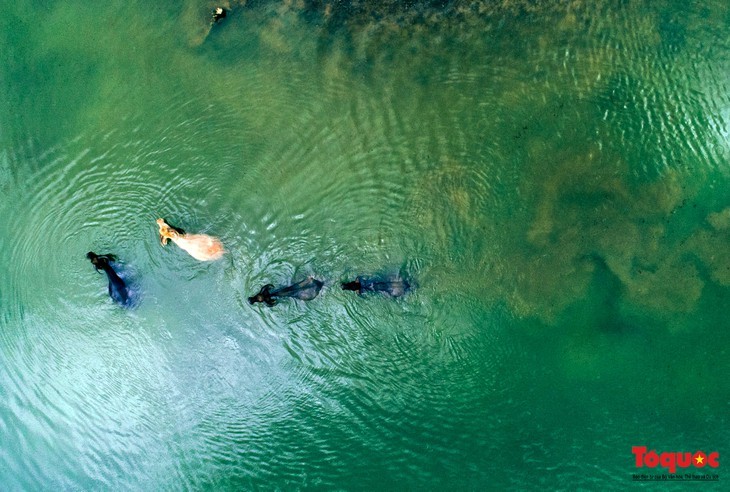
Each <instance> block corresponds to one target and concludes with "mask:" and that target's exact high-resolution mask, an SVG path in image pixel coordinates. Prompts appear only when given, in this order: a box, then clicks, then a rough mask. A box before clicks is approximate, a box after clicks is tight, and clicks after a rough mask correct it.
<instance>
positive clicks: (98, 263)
mask: <svg viewBox="0 0 730 492" xmlns="http://www.w3.org/2000/svg"><path fill="white" fill-rule="evenodd" d="M86 257H87V258H88V259H89V260H90V261H91V264H92V265H94V268H95V269H96V271H97V272H98V271H100V270H101V271H103V272H104V273H106V276H107V278H108V279H109V297H111V298H112V299H114V301H115V302H117V303H118V304H120V305H122V306H129V305H130V304H131V297H130V295H129V288H128V287H127V284H126V283H124V280H122V278H121V277H120V276H119V275H118V274H117V272H116V271H115V270H114V268H112V266H111V263H112V262H114V261H116V257H115V256H114V255H97V254H96V253H94V252H93V251H89V252H88V253H86Z"/></svg>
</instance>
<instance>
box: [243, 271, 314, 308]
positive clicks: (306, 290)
mask: <svg viewBox="0 0 730 492" xmlns="http://www.w3.org/2000/svg"><path fill="white" fill-rule="evenodd" d="M323 285H324V282H322V281H320V280H317V279H316V278H314V277H307V278H305V279H304V280H302V281H301V282H297V283H296V284H293V285H289V286H287V287H281V288H279V289H276V290H271V289H273V288H274V286H273V285H272V284H266V285H264V286H263V287H262V288H261V290H260V291H259V293H258V294H256V295H255V296H251V297H249V298H248V302H249V303H250V304H255V303H257V302H263V303H265V304H266V305H267V306H269V307H271V306H274V305H276V303H277V301H278V300H279V298H282V297H291V298H294V299H300V300H302V301H311V300H312V299H314V298H315V297H317V295H318V294H319V291H320V290H321V289H322V286H323Z"/></svg>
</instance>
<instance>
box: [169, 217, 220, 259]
mask: <svg viewBox="0 0 730 492" xmlns="http://www.w3.org/2000/svg"><path fill="white" fill-rule="evenodd" d="M157 225H158V226H159V227H160V242H161V243H162V245H163V246H164V245H166V244H167V240H168V239H172V242H173V243H175V244H177V245H178V246H180V247H181V248H182V249H184V250H185V251H187V252H188V253H189V254H190V256H192V257H193V258H195V259H196V260H200V261H212V260H217V259H218V258H220V257H221V256H223V253H225V252H226V250H225V249H223V243H221V242H220V240H219V239H218V238H215V237H213V236H209V235H207V234H187V233H185V231H183V230H182V229H178V228H177V227H172V226H171V225H169V224H168V223H167V222H165V220H164V219H157Z"/></svg>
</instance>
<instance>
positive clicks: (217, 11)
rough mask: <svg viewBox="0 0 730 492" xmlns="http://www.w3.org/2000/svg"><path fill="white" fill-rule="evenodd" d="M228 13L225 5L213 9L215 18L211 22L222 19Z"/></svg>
mask: <svg viewBox="0 0 730 492" xmlns="http://www.w3.org/2000/svg"><path fill="white" fill-rule="evenodd" d="M227 15H228V11H227V10H226V9H225V8H223V7H216V8H214V9H213V18H212V20H211V24H215V23H217V22H220V21H222V20H223V19H225V18H226V16H227Z"/></svg>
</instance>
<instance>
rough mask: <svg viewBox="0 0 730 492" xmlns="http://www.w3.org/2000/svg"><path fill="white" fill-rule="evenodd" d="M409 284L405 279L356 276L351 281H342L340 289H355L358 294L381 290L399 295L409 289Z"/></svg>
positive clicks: (392, 295)
mask: <svg viewBox="0 0 730 492" xmlns="http://www.w3.org/2000/svg"><path fill="white" fill-rule="evenodd" d="M410 288H411V286H410V284H409V283H408V282H406V281H405V280H402V279H399V278H394V279H382V278H365V277H357V278H356V279H355V280H354V281H352V282H343V284H342V290H355V291H357V292H358V294H364V293H365V292H383V293H385V294H387V295H389V296H391V297H400V296H402V295H405V293H406V292H407V291H408V289H410Z"/></svg>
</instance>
